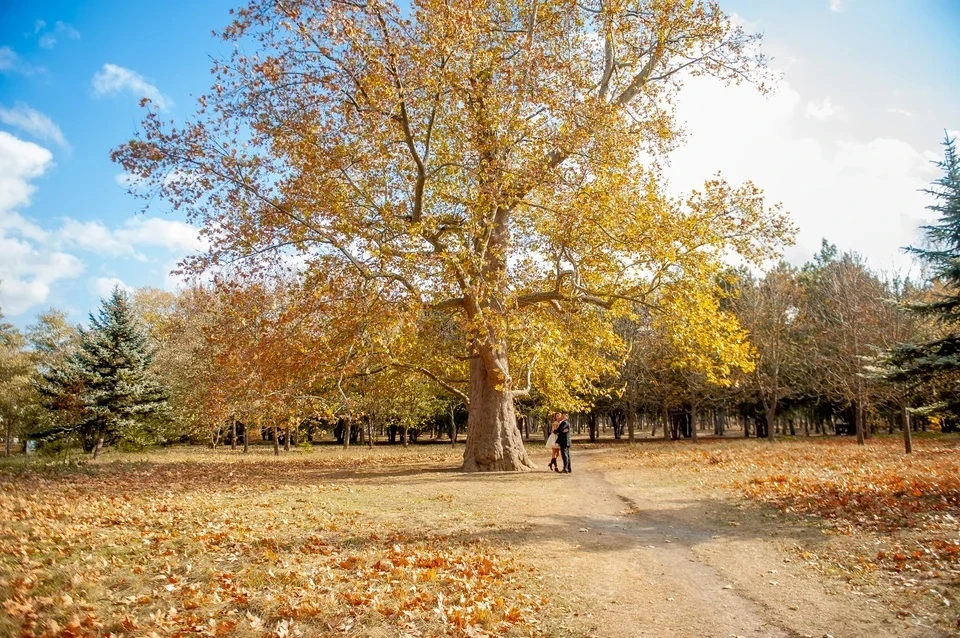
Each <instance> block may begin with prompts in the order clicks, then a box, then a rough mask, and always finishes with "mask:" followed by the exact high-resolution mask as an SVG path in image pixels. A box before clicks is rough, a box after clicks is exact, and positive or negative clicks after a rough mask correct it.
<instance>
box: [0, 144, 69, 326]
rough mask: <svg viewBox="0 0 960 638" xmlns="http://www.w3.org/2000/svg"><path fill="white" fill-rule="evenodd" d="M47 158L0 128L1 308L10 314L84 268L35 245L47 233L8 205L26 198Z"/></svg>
mask: <svg viewBox="0 0 960 638" xmlns="http://www.w3.org/2000/svg"><path fill="white" fill-rule="evenodd" d="M52 159H53V156H52V155H51V153H50V151H48V150H47V149H45V148H43V147H41V146H38V145H36V144H33V143H31V142H24V141H23V140H20V139H18V138H16V137H14V136H12V135H10V134H9V133H5V132H3V131H0V309H2V310H3V312H4V313H6V314H9V315H18V314H21V313H23V312H25V311H27V310H28V309H30V308H32V307H33V306H35V305H37V304H40V303H43V302H44V301H46V299H47V297H48V296H49V294H50V287H51V286H52V285H53V284H55V283H56V282H58V281H60V280H63V279H69V278H71V277H76V276H77V275H79V274H80V273H81V272H83V268H84V266H83V263H82V262H80V260H79V259H77V258H76V257H74V256H73V255H70V254H67V253H65V252H61V251H57V250H46V249H41V248H38V247H37V245H35V243H43V242H45V241H47V240H48V238H49V235H48V233H47V232H46V231H44V230H43V229H42V228H40V227H39V226H38V225H36V224H35V223H33V222H31V221H29V220H27V219H25V218H24V217H23V216H21V215H20V214H19V213H17V212H16V211H14V210H13V209H14V208H15V207H18V206H25V205H27V204H29V203H30V196H31V195H32V194H33V191H34V186H33V184H32V183H31V182H32V181H33V180H35V179H37V178H38V177H40V176H41V175H43V173H44V172H45V171H46V170H47V169H48V168H49V167H50V166H52Z"/></svg>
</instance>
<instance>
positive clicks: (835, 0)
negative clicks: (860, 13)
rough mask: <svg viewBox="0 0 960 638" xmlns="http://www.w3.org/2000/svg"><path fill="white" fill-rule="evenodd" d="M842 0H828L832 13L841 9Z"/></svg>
mask: <svg viewBox="0 0 960 638" xmlns="http://www.w3.org/2000/svg"><path fill="white" fill-rule="evenodd" d="M843 2H844V0H830V10H831V11H833V12H834V13H840V12H841V11H843Z"/></svg>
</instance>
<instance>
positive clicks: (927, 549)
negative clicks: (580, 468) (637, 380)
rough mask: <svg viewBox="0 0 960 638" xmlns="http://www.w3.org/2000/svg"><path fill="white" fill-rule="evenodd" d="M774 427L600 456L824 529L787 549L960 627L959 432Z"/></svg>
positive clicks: (898, 607)
mask: <svg viewBox="0 0 960 638" xmlns="http://www.w3.org/2000/svg"><path fill="white" fill-rule="evenodd" d="M913 443H914V453H913V454H911V455H906V454H904V453H903V442H902V440H901V439H900V438H899V437H897V436H874V437H872V438H871V439H870V440H868V442H867V444H866V445H865V446H862V447H861V446H857V445H856V441H855V440H853V439H852V438H850V437H811V438H806V437H785V438H781V439H778V440H777V441H776V442H775V443H773V444H771V443H769V442H767V441H757V440H755V439H752V440H744V439H718V438H710V439H702V440H701V441H700V442H699V443H698V444H684V443H680V444H678V443H676V442H656V443H651V442H644V443H642V444H637V445H631V446H624V448H623V450H624V451H623V452H622V453H621V452H620V451H619V450H618V452H617V453H615V454H606V455H604V457H603V464H604V466H605V467H606V468H607V469H608V470H610V471H611V472H614V473H616V474H620V475H621V476H623V474H622V473H623V472H628V473H629V472H630V471H631V470H637V469H642V470H644V471H650V472H654V473H656V474H661V473H662V474H663V475H665V476H670V477H672V478H673V480H678V481H682V482H687V483H689V484H690V485H691V486H692V487H693V488H694V489H701V490H708V491H713V492H719V493H720V494H722V495H723V496H724V497H725V498H733V499H738V498H739V499H746V500H747V501H752V502H756V503H760V504H763V505H765V506H773V507H775V508H777V509H778V510H780V511H781V512H782V513H783V514H784V515H786V516H789V517H792V518H800V519H802V520H804V521H806V522H809V523H812V524H814V525H817V526H818V527H820V528H821V529H822V530H823V531H824V532H825V533H826V534H827V535H828V536H829V537H830V538H829V542H827V543H824V544H818V545H817V546H816V547H812V546H810V547H805V546H798V547H796V552H797V553H798V554H799V555H800V556H801V557H802V558H804V559H806V560H807V561H808V562H810V563H811V564H813V565H814V566H815V567H817V568H818V569H820V570H821V571H823V572H825V573H828V574H830V575H833V576H840V577H842V578H844V579H846V580H848V581H849V582H851V583H852V584H854V585H855V586H857V587H862V588H863V589H864V591H866V592H868V593H869V594H871V595H874V596H877V597H879V598H881V599H883V600H885V602H887V603H888V604H889V606H890V607H891V608H893V609H894V610H895V611H897V613H898V614H899V615H901V616H910V617H916V618H920V619H929V620H931V621H932V622H935V623H936V624H938V625H939V626H941V627H945V628H949V629H952V630H957V629H960V612H958V606H960V437H957V436H955V435H934V436H915V437H914V442H913Z"/></svg>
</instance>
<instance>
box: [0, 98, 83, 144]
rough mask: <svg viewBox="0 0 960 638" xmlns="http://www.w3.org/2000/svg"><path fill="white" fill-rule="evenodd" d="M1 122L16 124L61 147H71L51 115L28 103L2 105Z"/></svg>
mask: <svg viewBox="0 0 960 638" xmlns="http://www.w3.org/2000/svg"><path fill="white" fill-rule="evenodd" d="M0 122H3V123H4V124H6V125H7V126H15V127H17V128H18V129H20V130H22V131H24V132H26V133H29V134H31V135H33V136H34V137H38V138H40V139H42V140H46V141H50V142H54V143H55V144H57V145H58V146H60V147H61V148H65V149H69V148H70V145H69V144H68V143H67V140H66V138H65V137H64V136H63V132H62V131H61V130H60V127H59V126H57V125H56V124H55V123H54V122H53V120H51V119H50V118H49V117H47V116H46V115H44V114H43V113H41V112H40V111H37V110H34V109H32V108H30V107H29V106H27V105H26V104H22V103H18V104H17V105H16V106H14V107H13V108H12V109H8V108H5V107H3V106H0Z"/></svg>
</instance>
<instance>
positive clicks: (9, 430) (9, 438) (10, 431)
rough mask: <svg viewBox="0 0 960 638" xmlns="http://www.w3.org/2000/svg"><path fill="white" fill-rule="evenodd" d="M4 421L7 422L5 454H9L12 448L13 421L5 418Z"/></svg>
mask: <svg viewBox="0 0 960 638" xmlns="http://www.w3.org/2000/svg"><path fill="white" fill-rule="evenodd" d="M5 421H6V422H7V451H6V454H5V456H10V454H11V451H12V450H13V422H12V421H11V420H10V419H5Z"/></svg>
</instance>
